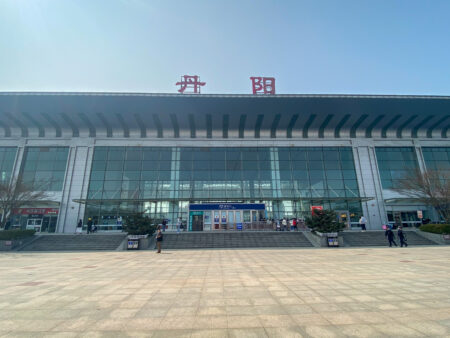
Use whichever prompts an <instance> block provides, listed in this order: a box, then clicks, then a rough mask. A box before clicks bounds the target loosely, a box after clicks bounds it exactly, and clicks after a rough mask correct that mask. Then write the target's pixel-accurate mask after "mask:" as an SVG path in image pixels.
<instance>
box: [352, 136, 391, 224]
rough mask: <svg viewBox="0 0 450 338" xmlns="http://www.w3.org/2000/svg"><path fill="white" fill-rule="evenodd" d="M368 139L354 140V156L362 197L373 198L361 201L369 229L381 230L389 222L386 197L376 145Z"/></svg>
mask: <svg viewBox="0 0 450 338" xmlns="http://www.w3.org/2000/svg"><path fill="white" fill-rule="evenodd" d="M369 142H370V141H366V140H355V141H353V142H352V143H353V157H354V161H355V169H356V176H357V179H358V186H359V194H360V196H361V198H363V199H364V198H372V199H370V200H368V201H365V202H364V201H363V202H362V203H361V205H362V209H363V214H364V216H365V217H366V218H367V220H368V224H367V229H371V230H379V229H381V225H382V224H386V223H387V215H386V210H385V207H384V199H383V193H382V188H381V181H380V174H379V171H378V165H377V159H376V154H375V147H374V146H373V145H372V144H370V143H369Z"/></svg>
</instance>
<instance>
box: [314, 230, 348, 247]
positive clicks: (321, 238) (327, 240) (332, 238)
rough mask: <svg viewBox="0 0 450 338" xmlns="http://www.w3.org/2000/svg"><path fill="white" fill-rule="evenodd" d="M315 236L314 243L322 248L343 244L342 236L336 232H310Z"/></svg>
mask: <svg viewBox="0 0 450 338" xmlns="http://www.w3.org/2000/svg"><path fill="white" fill-rule="evenodd" d="M312 234H313V236H316V238H317V241H316V244H318V246H320V247H322V248H328V247H338V246H344V238H343V237H342V235H341V234H339V233H337V232H325V233H322V232H317V231H316V232H312Z"/></svg>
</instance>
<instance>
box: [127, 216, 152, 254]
mask: <svg viewBox="0 0 450 338" xmlns="http://www.w3.org/2000/svg"><path fill="white" fill-rule="evenodd" d="M123 230H124V231H125V232H127V233H128V242H129V243H130V241H138V243H139V244H138V246H137V247H135V246H134V247H133V246H132V247H131V248H132V249H140V250H143V249H147V248H148V246H149V243H150V242H149V239H148V237H149V236H152V235H153V234H154V233H155V230H156V225H154V224H153V220H152V219H150V218H149V217H147V216H146V215H144V213H133V214H129V215H127V216H125V219H124V223H123ZM129 248H130V245H129Z"/></svg>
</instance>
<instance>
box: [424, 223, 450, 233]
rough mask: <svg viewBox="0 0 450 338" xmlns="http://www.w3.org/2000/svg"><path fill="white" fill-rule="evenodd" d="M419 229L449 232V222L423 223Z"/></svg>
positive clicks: (432, 231)
mask: <svg viewBox="0 0 450 338" xmlns="http://www.w3.org/2000/svg"><path fill="white" fill-rule="evenodd" d="M419 229H420V230H422V231H425V232H431V233H433V234H450V224H424V225H421V226H420V228H419Z"/></svg>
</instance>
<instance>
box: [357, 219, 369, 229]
mask: <svg viewBox="0 0 450 338" xmlns="http://www.w3.org/2000/svg"><path fill="white" fill-rule="evenodd" d="M366 223H367V219H366V218H365V217H364V216H361V218H360V219H359V226H360V227H361V231H366Z"/></svg>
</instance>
